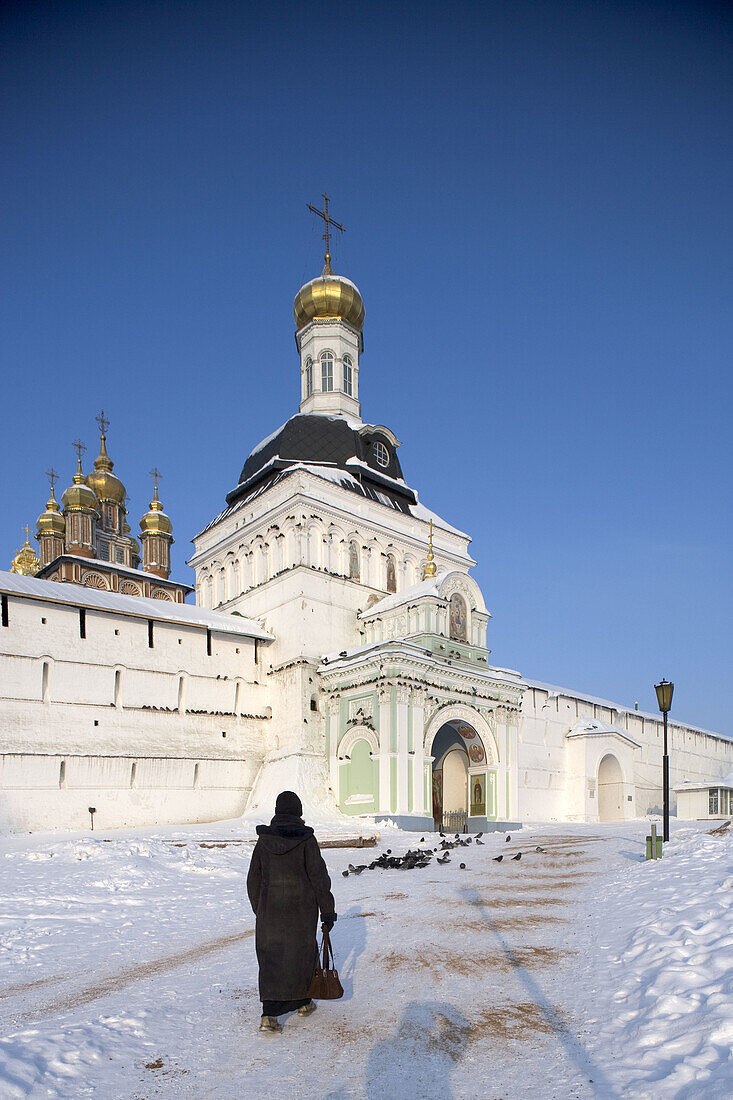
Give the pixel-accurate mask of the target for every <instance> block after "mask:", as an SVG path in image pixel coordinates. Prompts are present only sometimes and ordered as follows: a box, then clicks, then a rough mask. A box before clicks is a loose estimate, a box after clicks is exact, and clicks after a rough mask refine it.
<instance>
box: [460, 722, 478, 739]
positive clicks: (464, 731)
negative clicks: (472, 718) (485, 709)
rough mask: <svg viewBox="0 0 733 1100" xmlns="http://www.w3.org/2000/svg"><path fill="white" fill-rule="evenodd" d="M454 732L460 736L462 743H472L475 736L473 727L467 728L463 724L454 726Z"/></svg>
mask: <svg viewBox="0 0 733 1100" xmlns="http://www.w3.org/2000/svg"><path fill="white" fill-rule="evenodd" d="M456 731H457V732H458V733H459V734H460V735H461V737H462V738H463V740H464V741H472V740H473V738H474V737H475V736H476V730H475V729H474V728H473V726H467V725H466V724H465V723H464V722H461V723H460V725H457V726H456Z"/></svg>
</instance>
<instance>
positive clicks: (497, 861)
mask: <svg viewBox="0 0 733 1100" xmlns="http://www.w3.org/2000/svg"><path fill="white" fill-rule="evenodd" d="M503 858H504V856H494V863H501V861H502V860H503Z"/></svg>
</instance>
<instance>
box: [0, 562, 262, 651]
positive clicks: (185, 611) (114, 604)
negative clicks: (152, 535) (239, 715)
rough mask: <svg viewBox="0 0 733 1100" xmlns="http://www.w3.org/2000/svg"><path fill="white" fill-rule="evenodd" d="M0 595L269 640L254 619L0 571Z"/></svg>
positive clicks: (189, 605)
mask: <svg viewBox="0 0 733 1100" xmlns="http://www.w3.org/2000/svg"><path fill="white" fill-rule="evenodd" d="M0 592H5V593H7V594H8V595H11V596H24V597H27V598H29V599H34V600H43V601H44V602H46V603H58V604H66V605H71V606H72V607H89V608H93V609H94V610H97V611H116V612H117V613H118V614H119V615H133V616H135V617H136V618H142V619H156V620H157V621H158V622H169V623H183V624H184V625H189V626H204V627H207V628H208V629H210V630H217V631H219V632H221V633H222V634H237V635H239V636H240V637H248V638H261V639H262V640H264V641H272V640H273V639H272V635H271V634H268V633H267V631H266V630H263V628H262V627H261V626H260V625H259V623H256V622H255V621H254V619H245V618H244V617H243V616H240V615H229V614H226V613H225V612H223V611H209V610H208V609H207V608H205V607H196V606H192V605H191V604H185V603H172V602H168V601H167V600H151V599H148V598H147V597H146V596H120V595H118V594H117V593H116V592H100V591H99V590H98V589H96V588H86V587H85V586H84V585H81V584H69V583H65V582H64V583H62V582H60V581H39V580H37V579H36V578H35V577H23V576H21V575H20V574H18V573H7V572H5V571H4V570H0Z"/></svg>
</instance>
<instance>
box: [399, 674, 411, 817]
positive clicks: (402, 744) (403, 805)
mask: <svg viewBox="0 0 733 1100" xmlns="http://www.w3.org/2000/svg"><path fill="white" fill-rule="evenodd" d="M409 701H410V689H409V688H408V687H404V686H400V687H398V688H397V813H398V814H406V813H408V812H409V800H408V792H409V768H408V761H409V759H410V758H409V756H408V744H407V735H408V728H407V723H408V717H409V714H408V704H409Z"/></svg>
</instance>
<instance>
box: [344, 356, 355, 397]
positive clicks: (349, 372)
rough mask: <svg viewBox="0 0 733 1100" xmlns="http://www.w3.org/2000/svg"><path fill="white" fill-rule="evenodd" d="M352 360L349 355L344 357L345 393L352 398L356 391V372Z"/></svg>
mask: <svg viewBox="0 0 733 1100" xmlns="http://www.w3.org/2000/svg"><path fill="white" fill-rule="evenodd" d="M352 366H353V365H352V362H351V358H350V356H348V355H345V356H344V393H346V394H348V395H349V397H351V395H352V393H353V389H354V372H353V369H352Z"/></svg>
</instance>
